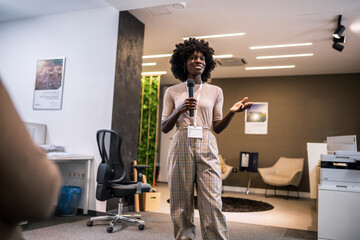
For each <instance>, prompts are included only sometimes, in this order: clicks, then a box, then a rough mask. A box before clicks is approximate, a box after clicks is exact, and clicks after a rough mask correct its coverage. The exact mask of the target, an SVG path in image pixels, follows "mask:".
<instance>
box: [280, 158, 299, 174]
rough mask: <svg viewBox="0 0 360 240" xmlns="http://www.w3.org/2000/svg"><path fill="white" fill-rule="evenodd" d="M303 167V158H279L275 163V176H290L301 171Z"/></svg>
mask: <svg viewBox="0 0 360 240" xmlns="http://www.w3.org/2000/svg"><path fill="white" fill-rule="evenodd" d="M303 167H304V158H287V157H280V158H279V160H278V161H277V162H276V163H275V165H274V168H275V174H276V175H281V176H290V175H292V174H293V173H294V172H295V171H299V170H300V171H302V170H303Z"/></svg>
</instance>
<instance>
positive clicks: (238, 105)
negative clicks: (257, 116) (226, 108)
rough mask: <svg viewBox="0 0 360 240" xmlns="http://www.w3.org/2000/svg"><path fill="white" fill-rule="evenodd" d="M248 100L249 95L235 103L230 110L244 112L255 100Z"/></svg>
mask: <svg viewBox="0 0 360 240" xmlns="http://www.w3.org/2000/svg"><path fill="white" fill-rule="evenodd" d="M247 101H248V97H244V99H243V100H241V101H239V102H237V103H235V104H234V105H233V106H232V107H231V108H230V112H232V113H235V112H243V111H245V109H248V108H250V107H251V106H252V104H253V102H247Z"/></svg>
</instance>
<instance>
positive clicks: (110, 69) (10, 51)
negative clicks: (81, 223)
mask: <svg viewBox="0 0 360 240" xmlns="http://www.w3.org/2000/svg"><path fill="white" fill-rule="evenodd" d="M118 15H119V14H118V12H117V11H116V10H115V9H113V8H110V7H109V8H107V7H106V8H97V9H90V10H85V11H77V12H69V13H63V14H57V15H51V16H44V17H38V18H31V19H24V20H21V21H14V22H5V23H0V76H1V78H2V81H3V83H4V85H5V86H6V88H7V89H8V91H9V93H10V96H11V97H12V99H13V101H14V103H15V106H16V108H17V110H18V112H19V113H20V115H21V117H22V119H23V120H24V121H27V122H36V123H44V124H46V125H47V127H48V128H47V130H48V133H47V144H56V145H62V146H65V149H66V151H67V152H71V153H79V154H87V155H93V156H94V157H95V161H94V162H93V169H92V179H93V181H92V182H91V189H90V196H91V200H90V210H96V211H104V210H105V203H103V202H98V201H96V200H95V177H94V176H96V168H97V165H98V164H99V162H100V156H99V154H98V149H97V145H96V138H95V134H96V131H97V130H98V129H101V128H111V115H112V102H113V88H114V74H115V58H116V47H117V32H118ZM53 57H66V64H65V78H64V92H63V102H62V110H33V108H32V104H33V94H34V87H35V73H36V63H37V60H38V59H47V58H53Z"/></svg>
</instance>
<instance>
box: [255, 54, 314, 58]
mask: <svg viewBox="0 0 360 240" xmlns="http://www.w3.org/2000/svg"><path fill="white" fill-rule="evenodd" d="M308 56H314V54H313V53H302V54H288V55H273V56H259V57H256V59H268V58H291V57H308Z"/></svg>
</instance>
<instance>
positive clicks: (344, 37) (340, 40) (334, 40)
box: [333, 36, 346, 43]
mask: <svg viewBox="0 0 360 240" xmlns="http://www.w3.org/2000/svg"><path fill="white" fill-rule="evenodd" d="M345 41H346V36H341V37H340V38H335V37H333V42H334V43H335V42H337V43H345Z"/></svg>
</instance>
